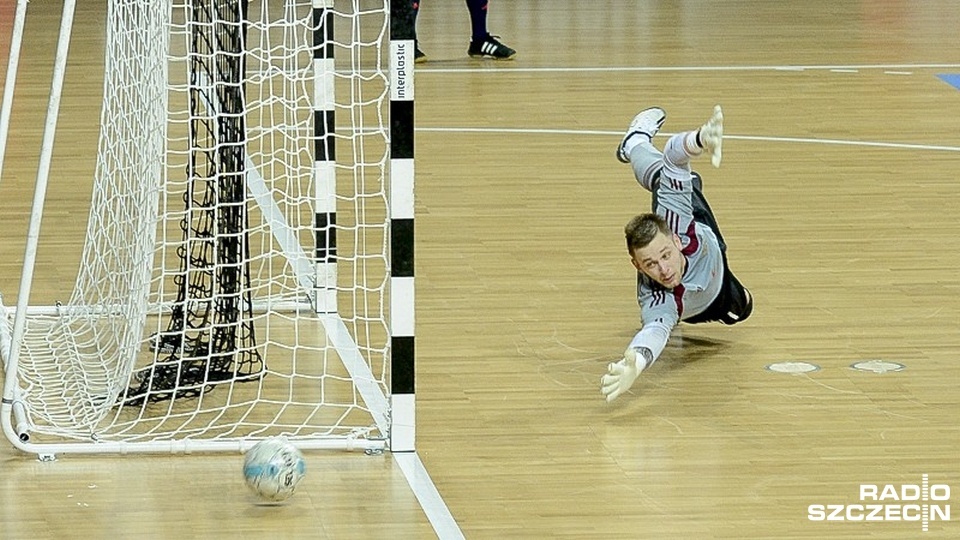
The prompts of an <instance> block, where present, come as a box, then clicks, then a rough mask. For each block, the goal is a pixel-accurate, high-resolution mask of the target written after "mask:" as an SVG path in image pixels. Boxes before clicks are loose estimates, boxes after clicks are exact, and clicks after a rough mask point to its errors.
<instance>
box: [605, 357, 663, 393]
mask: <svg viewBox="0 0 960 540" xmlns="http://www.w3.org/2000/svg"><path fill="white" fill-rule="evenodd" d="M640 351H642V352H640ZM640 351H638V350H637V349H634V348H633V347H630V348H628V349H627V350H626V351H624V353H623V359H622V360H620V361H619V362H616V363H612V364H610V365H608V366H607V374H606V375H604V376H603V377H602V378H601V379H600V391H601V392H602V393H603V395H604V396H606V398H607V402H608V403H609V402H611V401H613V400H615V399H617V397H619V396H620V394H622V393H624V392H626V391H627V390H629V389H630V387H631V386H633V381H635V380H637V376H638V375H640V372H641V371H643V370H644V368H646V367H647V364H648V363H649V358H648V357H649V356H650V355H651V354H650V351H649V350H647V349H641V350H640Z"/></svg>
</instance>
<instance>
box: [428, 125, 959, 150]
mask: <svg viewBox="0 0 960 540" xmlns="http://www.w3.org/2000/svg"><path fill="white" fill-rule="evenodd" d="M416 130H417V131H422V132H425V133H528V134H532V135H616V136H618V137H620V136H623V131H622V130H620V131H604V130H595V129H528V128H470V127H459V128H425V127H418V128H416ZM670 135H671V133H663V132H661V133H660V134H659V135H657V136H658V137H669V136H670ZM723 138H724V139H731V140H742V141H768V142H787V143H803V144H835V145H846V146H872V147H879V148H900V149H905V150H937V151H942V152H960V146H937V145H932V144H911V143H892V142H879V141H850V140H844V139H815V138H809V137H767V136H761V135H727V134H726V133H724V134H723Z"/></svg>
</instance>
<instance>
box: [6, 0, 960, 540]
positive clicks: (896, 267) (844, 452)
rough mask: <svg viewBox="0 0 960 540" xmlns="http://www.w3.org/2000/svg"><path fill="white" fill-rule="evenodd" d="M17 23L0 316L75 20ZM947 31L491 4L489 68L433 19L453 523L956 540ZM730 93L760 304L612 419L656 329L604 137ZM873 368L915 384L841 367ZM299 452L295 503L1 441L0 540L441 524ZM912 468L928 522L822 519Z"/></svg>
mask: <svg viewBox="0 0 960 540" xmlns="http://www.w3.org/2000/svg"><path fill="white" fill-rule="evenodd" d="M12 4H13V2H12V0H0V6H2V7H0V38H2V39H0V46H2V47H4V51H5V48H6V47H7V44H8V43H9V32H10V23H9V22H10V21H11V20H12V14H13V5H12ZM29 9H30V10H31V19H29V23H28V29H27V35H26V38H25V42H24V47H25V48H24V53H23V56H22V58H21V72H20V76H19V82H20V84H19V86H18V89H17V102H16V108H15V109H14V123H13V126H12V129H11V136H10V142H9V146H8V151H7V155H6V162H5V163H4V169H3V177H2V182H0V202H2V204H3V210H2V212H0V230H2V234H0V291H2V292H3V293H4V294H5V297H4V300H5V302H6V303H7V304H8V305H12V303H13V300H14V299H15V297H16V291H17V287H18V280H19V276H20V265H21V264H22V261H23V246H24V238H25V234H26V223H27V217H28V214H29V208H30V200H31V197H32V189H33V188H32V184H33V181H34V178H35V174H36V173H35V172H36V166H37V165H36V162H37V157H36V156H37V150H38V149H39V137H40V133H41V128H42V120H38V119H42V112H43V110H44V108H45V106H46V101H45V100H46V94H47V91H48V88H49V81H50V66H51V65H52V61H53V47H54V45H55V41H56V31H57V26H58V22H57V21H58V20H59V6H58V5H57V3H56V2H32V3H31V4H30V8H29ZM104 13H105V7H104V2H103V1H102V0H98V1H91V2H81V5H80V6H79V8H78V12H77V17H78V27H77V28H76V31H75V39H74V41H73V43H72V45H71V58H72V60H71V64H70V68H69V70H68V72H67V94H66V95H65V96H64V99H63V104H62V116H61V123H60V130H59V133H58V139H57V147H56V156H55V160H54V163H53V171H54V173H53V176H52V177H51V182H52V184H51V186H50V193H49V197H48V202H47V214H46V217H45V220H44V230H45V231H54V233H53V234H52V235H50V236H45V237H44V238H45V239H44V241H43V243H42V244H41V248H40V253H39V262H38V264H39V266H38V275H37V276H36V278H35V282H34V285H35V288H34V291H35V292H34V295H35V296H36V298H37V299H38V301H52V300H57V299H64V298H65V297H67V296H68V295H69V293H70V290H71V283H72V280H73V277H74V275H75V272H76V265H77V260H78V258H79V253H80V249H81V242H82V238H83V235H84V229H85V224H84V223H83V222H84V219H83V216H86V210H85V208H86V205H87V204H88V201H89V191H88V187H89V179H90V178H91V177H92V173H93V167H94V165H95V149H96V134H97V127H96V126H97V123H98V114H99V95H100V91H101V90H100V85H101V79H100V77H101V73H102V63H103V36H102V33H103V28H104V21H103V18H104ZM958 20H960V3H957V2H953V1H949V0H940V1H924V2H914V1H906V0H903V1H900V0H887V1H882V2H853V1H851V2H835V1H825V0H811V1H808V2H765V1H762V0H727V1H708V0H702V1H685V2H656V1H652V0H650V1H641V0H597V1H595V2H586V3H585V2H577V1H573V0H515V1H512V2H511V1H505V0H493V1H492V2H491V5H490V10H489V28H490V30H491V31H492V32H493V33H494V34H498V35H501V36H502V40H503V41H504V42H506V43H507V44H509V45H510V46H512V47H514V48H516V49H517V50H518V51H519V54H518V56H517V58H516V60H515V61H512V62H503V63H495V62H482V61H477V60H472V59H470V58H468V57H467V55H466V48H467V38H468V35H469V29H470V26H469V20H468V18H467V11H466V9H465V8H464V6H463V2H462V1H457V0H454V1H450V2H441V1H440V0H428V1H426V2H424V3H423V6H422V9H421V13H420V21H419V35H420V42H421V47H422V48H423V49H424V50H425V51H426V53H427V54H428V56H429V58H430V60H431V61H430V62H428V63H426V64H422V65H418V66H417V70H416V73H417V74H416V118H417V129H418V131H417V143H416V158H417V159H416V167H417V168H416V171H417V199H416V203H417V242H418V245H417V295H418V297H417V301H418V304H417V308H418V312H417V347H418V348H417V356H418V377H417V400H418V401H417V407H418V408H417V430H418V432H417V433H418V454H419V455H420V457H421V459H422V461H423V463H424V465H425V466H426V469H427V470H428V471H429V473H430V475H431V477H432V480H433V482H434V484H435V485H436V487H437V489H438V490H439V493H440V495H441V496H442V499H443V501H444V503H445V504H446V505H447V507H448V508H449V511H450V512H451V513H452V515H453V517H454V518H455V519H456V522H457V524H458V526H459V528H460V530H461V531H462V533H463V535H464V536H465V537H467V538H490V539H501V538H691V539H700V538H891V539H892V538H897V539H899V538H957V537H960V508H958V505H960V459H958V458H960V450H958V449H960V421H958V418H960V388H958V386H960V356H958V355H960V273H958V271H957V268H958V267H960V224H958V221H957V217H956V214H957V210H958V208H960V202H958V201H960V179H958V173H960V130H958V125H960V124H958V118H960V89H958V88H956V87H954V86H951V85H950V84H948V83H947V82H946V81H945V80H944V79H941V78H940V77H938V75H943V74H951V73H960V47H958V45H957V39H956V28H957V21H958ZM3 58H6V54H5V53H4V54H3ZM5 66H6V64H5V63H4V64H3V67H0V70H5ZM715 103H720V104H722V105H723V107H724V111H725V117H726V134H727V138H726V142H725V145H724V161H723V166H722V168H720V169H713V168H711V167H709V165H707V164H706V162H704V163H702V164H701V165H700V170H701V172H702V173H703V176H704V179H705V191H706V193H707V195H708V197H709V198H710V202H711V204H712V206H713V208H714V210H715V211H716V213H717V214H718V217H719V220H720V223H721V226H722V227H723V232H724V235H725V237H726V240H727V243H728V244H729V246H730V259H731V265H732V267H733V268H734V269H735V271H736V272H737V274H738V276H739V277H740V278H741V280H742V281H743V282H744V283H745V284H746V285H747V286H748V287H749V288H750V290H751V291H752V292H753V294H754V297H755V302H756V307H755V311H754V314H753V316H752V318H751V319H750V320H749V321H747V322H745V323H744V324H742V325H738V326H736V327H724V326H720V325H696V326H691V325H687V326H682V327H681V328H680V329H679V330H678V331H677V332H676V334H675V336H674V337H673V339H672V340H671V342H670V344H669V345H668V347H667V349H666V351H665V352H664V354H663V356H662V357H661V359H660V360H659V361H658V362H657V364H656V365H655V366H654V367H652V368H651V369H650V370H649V371H647V372H645V373H644V374H643V375H642V376H641V379H639V380H638V382H637V384H636V385H635V386H634V388H633V390H632V392H631V393H630V394H627V395H625V396H623V397H621V398H620V399H619V400H617V401H616V402H615V403H613V404H607V403H605V402H604V401H603V399H602V398H601V395H600V391H599V380H600V376H601V374H602V373H604V371H605V369H606V364H607V363H608V362H610V361H613V360H615V359H616V358H617V357H618V355H619V353H620V351H622V350H623V348H624V347H625V346H626V344H627V343H628V341H629V340H630V338H631V337H632V336H633V334H634V332H636V330H637V329H638V324H639V321H638V309H637V306H636V301H635V298H634V286H635V276H634V271H633V270H632V267H631V266H630V264H629V262H628V258H627V255H626V253H625V250H624V247H623V240H622V227H623V224H624V223H626V221H627V220H628V219H629V218H630V217H631V216H632V215H634V214H635V213H639V212H640V211H643V210H645V209H646V208H647V206H648V204H649V197H648V195H647V194H646V193H645V192H643V190H642V189H641V188H639V187H638V186H637V184H636V183H635V182H634V181H633V179H632V175H631V173H630V170H629V168H628V167H626V166H623V165H621V164H620V163H618V162H617V161H616V159H615V158H614V148H615V146H616V145H617V143H618V142H619V140H620V137H621V135H622V132H623V130H624V128H625V127H626V126H627V124H629V122H630V120H631V118H632V117H633V115H634V114H635V113H636V111H637V110H639V109H640V108H643V107H646V106H650V105H658V106H660V107H663V108H664V109H666V111H667V113H668V119H667V122H666V124H665V126H664V134H668V133H673V132H676V131H680V130H684V129H689V128H694V127H696V126H697V125H699V124H700V123H701V122H702V121H703V120H705V119H706V118H707V117H708V115H709V113H710V110H711V108H712V107H713V105H714V104H715ZM664 140H665V138H664V137H658V138H657V142H663V141H664ZM865 360H884V361H889V362H897V363H900V364H902V365H904V366H905V369H904V370H902V371H898V372H886V373H871V372H861V371H855V370H853V369H851V367H850V366H851V364H854V363H855V362H858V361H865ZM777 362H810V363H813V364H816V365H817V366H819V367H820V369H819V371H815V372H812V373H809V374H800V375H788V374H781V373H775V372H772V371H770V370H768V369H766V366H768V365H770V364H772V363H777ZM307 460H308V467H309V473H308V476H307V478H306V479H305V481H304V483H303V484H302V487H301V489H300V491H299V492H298V493H297V495H296V496H295V497H294V498H293V499H291V500H290V501H289V502H288V504H286V505H283V506H280V507H263V506H258V505H256V504H254V500H253V499H252V497H251V496H250V495H248V494H247V493H246V491H245V488H244V486H243V485H242V482H241V480H240V475H239V470H240V463H241V457H240V456H189V457H149V458H143V457H134V456H123V457H116V458H110V457H92V458H91V457H65V458H62V459H60V460H59V461H57V462H54V463H40V462H37V461H35V460H34V459H32V458H31V457H29V456H24V455H21V454H19V453H17V452H16V451H14V450H13V449H12V448H11V447H10V446H9V445H7V446H6V447H5V449H0V468H2V470H3V473H2V481H0V500H2V501H3V503H2V504H0V538H3V539H27V538H30V539H33V538H57V539H58V538H70V539H79V538H84V539H85V538H91V539H96V538H111V537H112V538H431V537H434V536H435V533H434V529H433V527H432V526H431V524H430V522H429V521H428V519H427V517H426V514H425V513H424V511H423V510H422V508H421V506H420V504H419V503H418V500H417V498H416V497H415V495H414V492H413V491H412V490H411V488H410V486H409V485H408V483H407V482H406V480H405V479H404V476H403V474H402V473H401V471H400V469H399V467H398V466H397V464H396V462H395V460H394V458H393V457H391V456H390V455H389V454H388V455H385V456H365V455H363V454H359V453H345V454H337V453H335V454H323V453H315V454H310V455H308V457H307ZM924 474H926V475H928V480H929V483H930V484H939V485H947V486H949V488H950V489H951V490H952V491H951V492H950V499H949V500H947V501H939V502H934V501H930V502H929V504H940V505H944V504H946V505H951V506H952V508H951V509H952V510H953V512H952V513H951V515H950V520H949V521H943V520H940V519H937V520H933V521H930V522H929V531H928V532H923V531H921V523H920V522H919V521H916V520H901V521H861V522H847V521H843V522H841V521H813V520H810V519H808V507H810V506H811V505H856V504H877V503H876V502H871V501H861V500H860V489H861V488H860V486H861V484H879V485H881V489H882V485H886V484H890V485H892V486H894V489H896V490H898V491H899V490H900V489H901V486H903V485H919V484H920V483H921V478H922V475H924ZM915 502H916V501H915ZM882 503H883V504H900V501H895V500H891V499H889V498H888V499H887V500H885V501H882ZM917 504H919V503H917ZM923 504H928V503H927V502H924V503H923ZM841 515H843V514H841ZM856 515H857V513H856V512H854V517H856ZM910 515H911V516H916V514H915V513H913V514H910ZM911 519H912V518H911Z"/></svg>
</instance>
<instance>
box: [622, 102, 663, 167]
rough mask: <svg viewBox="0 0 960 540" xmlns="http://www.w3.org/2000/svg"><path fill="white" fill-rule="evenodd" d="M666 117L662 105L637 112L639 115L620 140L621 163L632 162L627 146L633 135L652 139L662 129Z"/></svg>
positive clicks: (634, 118)
mask: <svg viewBox="0 0 960 540" xmlns="http://www.w3.org/2000/svg"><path fill="white" fill-rule="evenodd" d="M666 119H667V113H666V112H664V110H663V109H661V108H660V107H650V108H649V109H644V110H642V111H640V112H639V113H637V115H636V116H634V117H633V122H630V127H629V128H627V133H626V135H624V136H623V140H621V141H620V146H617V159H619V160H620V163H630V156H629V155H628V154H627V150H626V148H625V147H626V145H627V141H629V140H630V138H631V137H633V136H634V135H646V136H647V137H648V138H649V139H651V140H652V139H653V136H654V135H656V134H657V132H658V131H660V126H662V125H663V121H664V120H666Z"/></svg>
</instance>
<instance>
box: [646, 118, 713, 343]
mask: <svg viewBox="0 0 960 540" xmlns="http://www.w3.org/2000/svg"><path fill="white" fill-rule="evenodd" d="M684 135H685V134H684V133H680V134H677V135H674V136H673V137H671V138H670V140H669V141H668V142H667V145H666V146H665V147H664V158H663V168H662V169H661V171H660V182H659V188H658V189H657V207H656V212H657V214H659V215H661V216H663V218H664V219H665V220H666V221H667V223H668V224H669V225H670V228H671V229H673V231H674V232H675V233H676V234H677V236H679V237H680V244H681V250H680V251H681V253H682V254H683V256H684V257H685V258H686V259H687V267H686V270H685V271H684V273H683V277H682V278H681V280H680V284H679V285H677V286H676V287H674V288H673V289H667V288H665V287H664V286H662V285H660V284H659V283H657V282H655V281H653V280H652V279H650V278H648V277H646V276H645V275H643V274H641V273H638V279H637V301H638V302H639V303H640V314H641V319H642V320H643V328H641V330H640V331H639V332H638V333H637V334H636V335H635V336H634V338H633V340H632V341H631V342H630V347H633V348H638V349H639V348H646V349H648V350H649V351H650V352H651V353H652V358H653V359H654V360H656V358H657V357H659V356H660V353H661V352H663V348H664V347H665V346H666V344H667V340H668V339H669V338H670V332H671V331H672V330H673V327H674V326H676V325H677V323H678V322H679V321H681V320H684V319H689V318H690V317H693V316H696V315H699V314H700V313H703V312H704V311H705V310H706V309H707V307H709V306H710V304H711V303H712V302H713V301H714V300H715V299H716V298H717V295H718V294H719V293H720V287H721V285H722V284H723V271H724V270H723V268H724V266H723V253H722V252H721V251H720V244H719V242H718V241H717V236H716V235H715V234H714V233H713V231H712V230H711V229H710V228H709V227H707V226H706V225H703V224H701V223H697V222H695V221H694V219H693V201H692V195H693V181H692V180H693V177H692V175H691V173H690V168H689V159H690V157H689V156H690V155H697V154H699V152H698V151H697V150H699V149H696V148H687V147H684V146H683V144H684V139H685V137H684ZM686 139H687V141H688V142H690V138H689V137H687V138H686Z"/></svg>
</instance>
